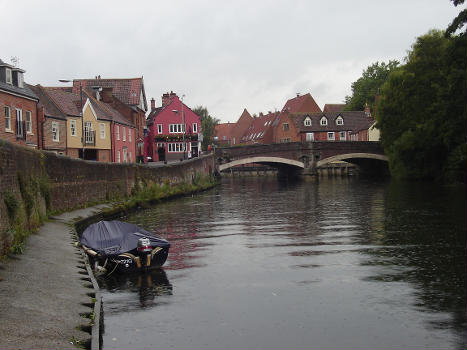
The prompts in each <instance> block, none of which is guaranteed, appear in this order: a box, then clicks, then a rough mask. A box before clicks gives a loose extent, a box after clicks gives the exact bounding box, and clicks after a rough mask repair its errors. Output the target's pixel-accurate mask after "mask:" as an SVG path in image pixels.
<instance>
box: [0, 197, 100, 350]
mask: <svg viewBox="0 0 467 350" xmlns="http://www.w3.org/2000/svg"><path fill="white" fill-rule="evenodd" d="M104 207H106V205H98V206H94V207H90V208H85V209H80V210H75V211H72V212H68V213H63V214H61V215H59V216H54V217H51V218H50V220H49V221H48V222H46V223H45V224H44V225H42V226H41V227H40V228H39V230H38V231H37V233H35V234H31V235H30V236H29V237H28V238H27V241H26V244H25V250H24V252H23V254H20V255H12V256H10V257H9V258H8V259H7V260H6V261H4V262H2V263H0V301H1V302H0V349H2V350H6V349H8V350H9V349H22V350H24V349H75V350H76V349H77V347H76V346H80V345H83V344H82V343H77V340H79V341H81V342H86V341H89V340H90V338H91V335H90V334H89V333H88V332H85V331H84V330H85V329H86V327H87V326H88V325H89V318H85V317H83V315H86V314H89V313H90V312H91V311H92V309H91V308H90V307H89V304H90V303H91V302H92V300H91V299H92V297H91V296H90V295H89V294H90V293H91V292H92V291H93V289H90V288H92V284H91V283H90V282H88V279H87V276H86V274H85V273H83V271H84V272H85V271H86V270H85V269H83V266H84V258H83V256H82V255H81V253H80V252H79V250H77V248H76V246H75V242H76V236H75V235H74V229H73V228H72V227H71V226H70V224H71V223H73V222H74V221H75V220H77V219H78V218H85V217H88V216H90V215H92V214H94V213H97V212H99V211H100V210H101V209H102V208H104Z"/></svg>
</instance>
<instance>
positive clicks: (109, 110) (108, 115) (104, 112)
mask: <svg viewBox="0 0 467 350" xmlns="http://www.w3.org/2000/svg"><path fill="white" fill-rule="evenodd" d="M84 94H85V96H86V97H87V98H89V101H90V103H91V105H92V108H93V109H94V111H95V112H96V114H97V119H100V120H108V121H114V122H116V123H119V124H123V125H127V126H130V127H134V125H133V123H131V122H130V121H129V120H128V119H126V118H125V117H124V116H123V115H122V114H121V113H120V112H119V111H117V110H116V109H114V108H113V107H112V106H111V105H110V104H108V103H105V102H102V101H100V100H97V99H96V98H95V97H94V96H93V95H92V94H90V93H89V92H84Z"/></svg>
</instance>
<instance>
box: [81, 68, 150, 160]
mask: <svg viewBox="0 0 467 350" xmlns="http://www.w3.org/2000/svg"><path fill="white" fill-rule="evenodd" d="M72 89H73V92H75V93H79V91H80V89H82V90H85V91H88V92H89V93H93V94H96V93H97V94H98V95H99V100H100V101H103V102H104V103H107V104H109V105H110V106H111V107H112V108H113V109H114V110H116V111H118V112H119V113H120V115H122V116H123V117H124V118H125V119H126V120H127V121H128V122H129V123H130V124H131V125H132V126H133V127H134V131H135V133H136V136H135V149H134V150H132V154H133V155H135V157H134V159H135V160H136V161H137V162H143V161H144V159H145V154H144V150H145V147H144V137H145V134H144V133H145V128H146V112H147V110H148V108H147V100H146V92H145V89H144V81H143V78H142V77H140V78H123V79H103V78H101V77H100V76H97V77H95V78H94V79H76V80H74V81H73V88H72Z"/></svg>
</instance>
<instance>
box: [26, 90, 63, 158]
mask: <svg viewBox="0 0 467 350" xmlns="http://www.w3.org/2000/svg"><path fill="white" fill-rule="evenodd" d="M28 86H29V88H30V89H31V90H32V91H34V93H35V94H36V96H38V98H39V102H38V105H37V123H38V129H37V130H38V147H39V148H40V149H43V150H46V151H51V152H55V153H57V154H67V117H66V114H65V113H64V112H63V111H62V110H60V108H58V107H57V106H56V105H55V104H54V103H53V101H52V99H51V97H50V96H49V94H48V93H47V90H46V89H45V88H44V87H43V86H41V85H36V86H31V85H28Z"/></svg>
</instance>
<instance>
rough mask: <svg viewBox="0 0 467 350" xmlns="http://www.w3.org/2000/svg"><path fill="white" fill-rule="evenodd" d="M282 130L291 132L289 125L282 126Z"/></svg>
mask: <svg viewBox="0 0 467 350" xmlns="http://www.w3.org/2000/svg"><path fill="white" fill-rule="evenodd" d="M282 130H284V131H287V130H289V123H284V124H282Z"/></svg>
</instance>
